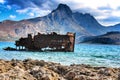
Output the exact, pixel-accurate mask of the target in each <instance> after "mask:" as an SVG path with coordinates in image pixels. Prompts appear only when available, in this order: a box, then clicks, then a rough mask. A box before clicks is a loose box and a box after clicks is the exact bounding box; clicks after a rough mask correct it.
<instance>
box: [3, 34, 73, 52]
mask: <svg viewBox="0 0 120 80" xmlns="http://www.w3.org/2000/svg"><path fill="white" fill-rule="evenodd" d="M15 45H16V48H15V49H14V50H19V51H20V50H25V51H63V52H74V45H75V33H71V32H68V33H67V34H65V35H63V34H57V33H56V32H52V33H50V34H41V33H38V34H37V35H34V36H32V35H31V34H28V36H27V37H25V38H20V39H19V40H17V41H15ZM8 49H10V50H12V48H8ZM5 50H7V48H6V49H5Z"/></svg>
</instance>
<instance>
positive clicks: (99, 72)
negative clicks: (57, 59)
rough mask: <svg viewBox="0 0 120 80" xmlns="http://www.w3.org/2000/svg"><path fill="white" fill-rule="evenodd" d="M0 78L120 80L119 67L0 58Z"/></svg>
mask: <svg viewBox="0 0 120 80" xmlns="http://www.w3.org/2000/svg"><path fill="white" fill-rule="evenodd" d="M0 80H120V68H108V67H93V66H90V65H84V64H80V65H75V64H73V65H70V66H65V65H61V64H60V63H53V62H45V61H43V60H40V61H39V60H32V59H25V60H23V61H22V60H14V59H12V60H11V61H6V60H2V59H1V60H0Z"/></svg>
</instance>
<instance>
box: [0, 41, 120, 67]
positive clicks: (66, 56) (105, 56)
mask: <svg viewBox="0 0 120 80" xmlns="http://www.w3.org/2000/svg"><path fill="white" fill-rule="evenodd" d="M7 46H11V47H15V46H14V43H13V42H0V59H6V60H11V59H19V60H23V59H27V58H31V59H38V60H45V61H52V62H57V63H61V64H63V65H70V64H90V65H92V66H105V67H120V46H119V45H93V44H92V45H90V44H76V45H75V51H74V52H25V51H4V50H3V49H2V48H4V47H7Z"/></svg>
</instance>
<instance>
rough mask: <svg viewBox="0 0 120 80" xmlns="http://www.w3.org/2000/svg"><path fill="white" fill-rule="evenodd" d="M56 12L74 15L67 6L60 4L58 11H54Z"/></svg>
mask: <svg viewBox="0 0 120 80" xmlns="http://www.w3.org/2000/svg"><path fill="white" fill-rule="evenodd" d="M55 11H60V12H66V13H68V14H72V10H71V9H70V7H69V6H67V5H66V4H59V5H58V7H57V9H55V10H53V11H52V12H55Z"/></svg>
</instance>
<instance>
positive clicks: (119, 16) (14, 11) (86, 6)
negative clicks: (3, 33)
mask: <svg viewBox="0 0 120 80" xmlns="http://www.w3.org/2000/svg"><path fill="white" fill-rule="evenodd" d="M60 3H63V4H67V5H68V6H69V7H70V8H71V9H72V10H73V12H80V13H90V14H91V15H93V16H94V17H95V18H96V19H97V21H98V22H99V23H100V24H102V25H105V26H109V25H115V24H118V23H120V0H0V21H3V20H16V21H19V20H22V19H29V18H34V17H42V16H45V15H47V14H49V13H50V12H51V11H52V10H54V9H55V8H57V6H58V4H60Z"/></svg>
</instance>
